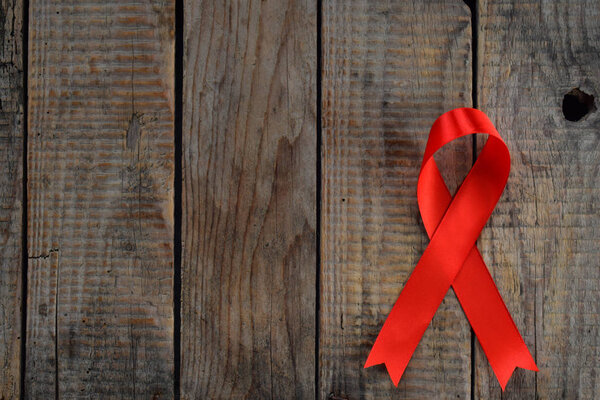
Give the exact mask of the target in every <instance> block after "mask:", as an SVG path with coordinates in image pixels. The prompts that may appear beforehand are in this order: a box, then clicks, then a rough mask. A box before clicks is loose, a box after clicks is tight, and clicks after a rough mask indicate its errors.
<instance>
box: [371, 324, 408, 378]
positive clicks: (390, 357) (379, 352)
mask: <svg viewBox="0 0 600 400" xmlns="http://www.w3.org/2000/svg"><path fill="white" fill-rule="evenodd" d="M384 328H385V326H384ZM384 328H382V329H381V332H379V336H377V340H375V344H373V347H372V348H371V352H370V353H369V357H367V361H366V362H365V366H364V368H369V367H372V366H374V365H378V364H384V365H385V368H386V369H387V372H388V374H389V375H390V378H391V379H392V383H393V384H394V386H396V387H397V386H398V382H400V378H401V377H402V374H404V370H405V369H406V366H407V365H408V362H409V361H410V358H411V356H412V352H410V353H408V352H406V351H403V350H402V349H401V348H397V347H396V346H394V344H393V343H391V341H389V340H387V338H386V336H387V335H386V332H387V331H386V330H385V329H384ZM391 348H393V349H394V350H392V351H390V349H391Z"/></svg>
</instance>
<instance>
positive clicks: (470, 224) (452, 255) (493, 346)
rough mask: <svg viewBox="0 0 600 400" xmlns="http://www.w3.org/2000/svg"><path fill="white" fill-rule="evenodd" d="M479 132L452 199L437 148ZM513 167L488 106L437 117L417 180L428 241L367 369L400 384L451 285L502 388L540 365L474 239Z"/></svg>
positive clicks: (465, 109) (420, 208)
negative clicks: (483, 137) (479, 145)
mask: <svg viewBox="0 0 600 400" xmlns="http://www.w3.org/2000/svg"><path fill="white" fill-rule="evenodd" d="M475 133H477V134H481V133H483V134H488V135H489V137H488V140H487V142H486V144H485V146H484V147H483V150H482V151H481V154H480V155H479V157H478V158H477V161H476V162H475V164H474V165H473V167H472V168H471V170H470V171H469V173H468V174H467V177H466V178H465V180H464V181H463V183H462V185H461V186H460V188H459V189H458V191H457V193H456V195H455V196H454V198H452V197H451V195H450V192H449V191H448V188H447V187H446V184H445V183H444V180H443V178H442V175H441V174H440V171H439V169H438V167H437V165H436V163H435V160H434V159H433V154H434V153H435V152H436V151H437V150H439V149H440V148H442V147H443V146H444V145H446V144H448V143H450V142H451V141H453V140H455V139H458V138H459V137H462V136H465V135H470V134H475ZM509 171H510V155H509V152H508V147H507V146H506V144H505V143H504V141H503V140H502V138H501V137H500V135H499V134H498V131H496V128H494V125H493V124H492V123H491V122H490V120H489V119H488V117H487V116H486V115H485V114H484V113H483V112H481V111H479V110H475V109H472V108H457V109H455V110H452V111H449V112H447V113H445V114H443V115H441V116H440V117H439V118H438V119H437V120H436V121H435V122H434V124H433V126H432V127H431V131H430V133H429V139H428V141H427V146H426V148H425V155H424V157H423V162H422V164H421V172H420V173H419V180H418V183H417V199H418V202H419V210H420V212H421V217H422V219H423V223H424V225H425V229H426V231H427V234H428V235H429V237H430V239H431V241H430V242H429V245H428V246H427V248H426V249H425V252H424V253H423V255H422V256H421V259H420V260H419V262H418V263H417V266H416V267H415V269H414V271H413V273H412V274H411V276H410V278H409V279H408V281H407V282H406V284H405V285H404V288H403V289H402V292H401V293H400V296H399V297H398V300H397V301H396V303H395V304H394V307H393V308H392V311H391V312H390V314H389V316H388V318H387V319H386V321H385V323H384V324H383V328H381V331H380V332H379V336H378V337H377V340H376V341H375V344H374V345H373V348H372V349H371V352H370V354H369V357H368V358H367V361H366V363H365V368H368V367H370V366H373V365H377V364H381V363H385V366H386V368H387V370H388V372H389V374H390V377H391V378H392V382H393V383H394V385H396V386H398V382H399V381H400V378H401V377H402V374H403V373H404V370H405V368H406V366H407V364H408V361H409V360H410V358H411V356H412V354H413V352H414V351H415V348H416V347H417V344H418V343H419V341H420V340H421V337H422V336H423V333H424V332H425V330H426V329H427V326H428V325H429V323H430V322H431V319H432V318H433V315H434V314H435V312H436V310H437V308H438V307H439V305H440V303H441V302H442V300H443V299H444V296H445V295H446V292H447V291H448V289H450V286H452V287H453V288H454V291H455V293H456V296H457V298H458V300H459V302H460V304H461V306H462V308H463V310H464V312H465V314H466V316H467V318H468V320H469V323H470V324H471V326H472V327H473V331H474V332H475V334H476V335H477V339H478V340H479V343H480V344H481V347H482V348H483V351H484V352H485V354H486V356H487V358H488V360H489V362H490V365H491V367H492V369H493V370H494V373H495V374H496V378H497V379H498V382H499V383H500V386H501V387H502V390H504V388H505V387H506V384H507V383H508V380H509V379H510V376H511V375H512V373H513V371H514V369H515V368H516V367H521V368H525V369H529V370H533V371H537V370H538V369H537V366H536V365H535V361H534V360H533V357H532V356H531V354H530V353H529V350H527V346H526V345H525V343H524V342H523V338H522V337H521V335H520V334H519V331H518V329H517V327H516V325H515V323H514V322H513V320H512V318H511V316H510V313H509V312H508V310H507V308H506V306H505V305H504V302H503V301H502V298H501V296H500V293H499V292H498V289H497V288H496V285H495V284H494V281H493V280H492V277H491V275H490V273H489V271H488V269H487V267H486V265H485V263H484V261H483V259H482V258H481V255H480V254H479V251H478V250H477V247H476V244H475V242H476V240H477V237H478V236H479V234H480V233H481V230H482V229H483V227H484V225H485V223H486V222H487V220H488V218H489V217H490V215H491V213H492V211H493V209H494V207H495V206H496V203H497V202H498V199H499V198H500V195H501V194H502V191H503V190H504V187H505V185H506V181H507V179H508V174H509Z"/></svg>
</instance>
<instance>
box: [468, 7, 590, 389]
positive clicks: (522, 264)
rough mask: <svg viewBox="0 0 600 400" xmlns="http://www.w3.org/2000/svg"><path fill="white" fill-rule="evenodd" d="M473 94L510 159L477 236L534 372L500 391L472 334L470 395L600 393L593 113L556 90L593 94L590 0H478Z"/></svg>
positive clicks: (518, 376)
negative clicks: (572, 113)
mask: <svg viewBox="0 0 600 400" xmlns="http://www.w3.org/2000/svg"><path fill="white" fill-rule="evenodd" d="M478 9H479V12H480V15H479V21H480V24H479V45H480V47H479V52H478V53H479V57H480V58H479V68H478V71H479V76H478V86H479V90H478V93H479V104H480V107H481V109H482V110H483V111H485V112H486V113H487V114H488V115H489V116H490V118H491V120H492V121H493V122H494V124H495V125H496V127H497V129H498V131H499V132H500V134H501V135H502V137H503V138H504V139H505V141H506V143H507V144H508V146H509V149H510V152H511V156H512V170H511V174H510V177H509V180H508V184H507V187H506V189H505V191H504V194H503V196H502V198H501V199H500V201H499V202H498V205H497V206H496V209H495V210H494V213H493V214H492V217H491V219H490V221H489V223H488V225H487V227H486V228H485V229H484V230H483V233H482V235H481V238H480V241H479V248H480V250H481V252H482V255H483V258H484V259H485V260H486V262H487V265H488V267H489V268H490V272H491V273H492V275H493V276H494V280H495V282H496V284H497V286H498V289H499V290H500V293H501V294H502V297H503V298H504V300H505V302H506V305H507V307H508V309H509V311H510V312H511V314H512V315H513V318H514V319H515V323H516V324H517V326H518V328H519V330H520V332H521V334H523V336H524V339H525V342H526V343H527V345H528V347H529V349H530V350H531V352H532V354H533V355H534V357H535V359H536V362H537V365H538V367H539V368H540V372H538V373H537V374H536V373H534V372H532V371H526V370H521V369H518V370H517V371H516V372H515V374H514V375H513V377H512V378H511V380H510V381H509V383H508V386H507V388H506V391H505V393H503V394H501V393H500V388H499V385H498V382H497V380H496V378H495V377H494V375H493V372H492V371H491V369H490V368H489V363H488V361H487V359H486V358H485V355H484V354H483V352H482V351H481V348H480V347H479V345H477V351H476V353H477V357H476V366H475V373H476V375H475V393H474V394H475V397H476V398H482V399H493V398H497V399H500V398H502V399H524V398H540V399H556V398H568V399H571V398H578V399H596V398H599V397H600V378H599V377H600V364H599V363H598V357H599V352H600V328H599V327H600V316H599V315H600V314H599V312H600V284H599V283H598V282H599V279H600V272H599V271H600V269H599V268H598V266H599V265H598V260H599V259H600V251H599V250H598V249H599V248H598V239H599V234H600V209H599V204H600V173H599V169H598V168H599V167H598V160H599V159H600V148H599V146H598V143H599V142H598V137H599V136H598V132H599V130H600V113H598V111H596V112H594V113H592V114H590V115H588V117H587V118H585V119H583V120H581V121H579V122H570V121H567V120H566V119H565V118H564V117H563V113H562V110H561V107H562V100H563V96H564V95H565V94H566V93H567V92H569V91H570V90H571V89H573V88H575V87H579V88H580V89H581V90H583V91H584V92H586V93H589V94H592V95H593V96H594V97H595V99H596V105H598V99H599V98H600V72H599V70H598V64H600V52H599V51H598V43H600V19H599V18H598V15H599V14H600V5H599V4H598V2H585V1H579V0H577V1H566V0H561V1H556V2H551V3H548V2H542V1H527V2H521V1H504V0H502V1H500V0H489V1H480V4H479V7H478Z"/></svg>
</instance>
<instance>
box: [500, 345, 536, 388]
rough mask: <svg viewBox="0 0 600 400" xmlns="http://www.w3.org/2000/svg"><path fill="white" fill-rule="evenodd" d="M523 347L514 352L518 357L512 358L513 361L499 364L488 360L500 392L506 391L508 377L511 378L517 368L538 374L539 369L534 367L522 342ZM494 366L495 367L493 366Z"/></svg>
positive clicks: (533, 362)
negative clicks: (500, 389)
mask: <svg viewBox="0 0 600 400" xmlns="http://www.w3.org/2000/svg"><path fill="white" fill-rule="evenodd" d="M522 343H523V345H522V346H520V347H521V348H520V349H518V350H516V352H517V353H518V357H516V358H514V359H513V360H510V361H508V362H506V361H505V362H502V363H501V364H499V363H497V362H496V363H493V362H492V360H491V359H490V365H491V366H492V370H493V371H494V374H495V375H496V379H498V383H499V384H500V387H501V388H502V391H504V389H506V385H507V384H508V381H509V380H510V377H511V376H512V374H513V372H514V370H515V369H516V368H517V367H518V368H523V369H528V370H530V371H535V372H538V371H539V369H538V367H537V365H535V361H534V360H533V357H532V356H531V354H530V353H529V350H528V349H527V346H525V343H524V342H522ZM494 364H496V365H494Z"/></svg>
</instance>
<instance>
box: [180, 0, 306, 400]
mask: <svg viewBox="0 0 600 400" xmlns="http://www.w3.org/2000/svg"><path fill="white" fill-rule="evenodd" d="M316 18H317V16H316V2H315V1H309V2H300V1H296V0H286V1H281V0H267V1H241V0H240V1H232V2H218V1H217V2H212V1H201V0H187V1H186V2H185V28H184V46H185V61H184V82H183V88H184V93H183V124H182V125H183V168H184V171H183V178H184V182H183V194H182V198H183V211H182V317H181V318H182V342H181V349H182V354H181V374H182V375H181V386H182V398H184V399H197V398H198V399H200V398H201V399H216V398H223V399H230V398H249V399H250V398H251V399H259V398H278V399H291V398H302V399H306V398H312V397H314V395H315V387H314V378H315V336H316V332H315V319H316V317H315V299H316V292H315V290H316V287H315V282H316V238H315V229H316V222H317V221H316V216H315V209H316V197H315V187H316V176H315V174H316V97H315V96H316V67H317V65H316Z"/></svg>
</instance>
